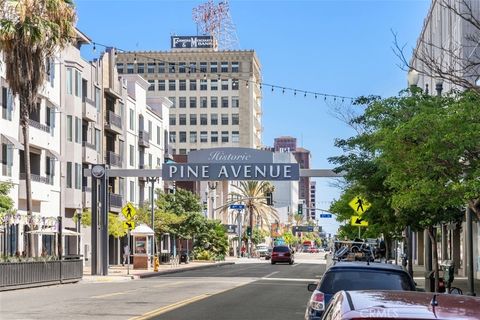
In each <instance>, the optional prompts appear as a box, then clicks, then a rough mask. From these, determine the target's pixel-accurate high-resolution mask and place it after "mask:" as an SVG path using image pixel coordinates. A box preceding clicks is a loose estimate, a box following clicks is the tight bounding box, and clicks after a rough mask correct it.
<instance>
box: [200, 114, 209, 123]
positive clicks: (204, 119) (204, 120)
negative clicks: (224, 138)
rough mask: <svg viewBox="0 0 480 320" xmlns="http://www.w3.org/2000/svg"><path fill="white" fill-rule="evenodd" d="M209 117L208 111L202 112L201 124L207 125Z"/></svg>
mask: <svg viewBox="0 0 480 320" xmlns="http://www.w3.org/2000/svg"><path fill="white" fill-rule="evenodd" d="M207 119H208V116H207V114H206V113H202V114H201V115H200V125H201V126H206V125H208V120H207Z"/></svg>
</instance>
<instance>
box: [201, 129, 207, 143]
mask: <svg viewBox="0 0 480 320" xmlns="http://www.w3.org/2000/svg"><path fill="white" fill-rule="evenodd" d="M200 142H208V132H207V131H200Z"/></svg>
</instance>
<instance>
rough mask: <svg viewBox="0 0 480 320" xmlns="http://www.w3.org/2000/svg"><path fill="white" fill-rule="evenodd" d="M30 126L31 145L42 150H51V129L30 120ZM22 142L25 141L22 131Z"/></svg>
mask: <svg viewBox="0 0 480 320" xmlns="http://www.w3.org/2000/svg"><path fill="white" fill-rule="evenodd" d="M28 125H29V126H30V130H29V131H30V132H29V140H30V144H31V145H33V146H36V147H40V148H42V149H51V144H52V135H51V130H52V129H51V128H50V126H47V125H45V124H41V123H40V122H38V121H35V120H32V119H28ZM20 141H23V131H22V130H20Z"/></svg>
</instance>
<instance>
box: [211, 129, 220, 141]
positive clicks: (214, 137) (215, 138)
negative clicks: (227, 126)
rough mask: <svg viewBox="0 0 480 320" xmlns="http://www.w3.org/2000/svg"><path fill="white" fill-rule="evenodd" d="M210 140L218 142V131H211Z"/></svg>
mask: <svg viewBox="0 0 480 320" xmlns="http://www.w3.org/2000/svg"><path fill="white" fill-rule="evenodd" d="M210 141H211V142H218V131H212V132H210Z"/></svg>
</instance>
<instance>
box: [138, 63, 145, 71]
mask: <svg viewBox="0 0 480 320" xmlns="http://www.w3.org/2000/svg"><path fill="white" fill-rule="evenodd" d="M137 73H145V63H143V62H142V63H137Z"/></svg>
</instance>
